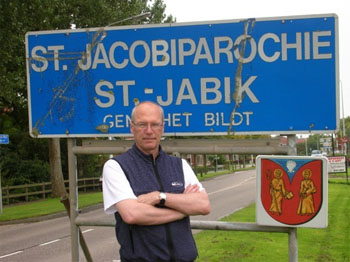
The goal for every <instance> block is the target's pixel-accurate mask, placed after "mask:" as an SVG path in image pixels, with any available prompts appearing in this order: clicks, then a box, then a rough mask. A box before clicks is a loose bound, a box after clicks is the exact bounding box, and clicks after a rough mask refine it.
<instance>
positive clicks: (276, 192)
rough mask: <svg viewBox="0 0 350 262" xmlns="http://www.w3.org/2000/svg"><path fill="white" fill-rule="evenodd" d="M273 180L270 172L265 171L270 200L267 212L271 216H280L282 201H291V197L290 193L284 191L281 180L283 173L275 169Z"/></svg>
mask: <svg viewBox="0 0 350 262" xmlns="http://www.w3.org/2000/svg"><path fill="white" fill-rule="evenodd" d="M273 175H274V178H272V174H271V170H267V172H266V176H267V179H268V180H269V182H270V195H271V198H272V201H271V205H270V208H269V211H270V212H271V213H272V214H275V213H277V214H279V215H281V214H282V200H283V198H285V199H287V200H288V199H291V198H292V197H293V193H292V192H288V191H287V190H286V189H285V186H284V182H283V179H282V176H283V171H282V170H281V169H275V170H274V172H273Z"/></svg>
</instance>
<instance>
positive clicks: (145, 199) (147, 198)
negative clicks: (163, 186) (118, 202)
mask: <svg viewBox="0 0 350 262" xmlns="http://www.w3.org/2000/svg"><path fill="white" fill-rule="evenodd" d="M159 201H160V200H159V191H153V192H150V193H147V194H143V195H139V196H138V197H137V202H139V203H143V204H147V205H151V206H155V205H158V204H159Z"/></svg>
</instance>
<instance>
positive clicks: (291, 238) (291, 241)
mask: <svg viewBox="0 0 350 262" xmlns="http://www.w3.org/2000/svg"><path fill="white" fill-rule="evenodd" d="M296 141H297V139H296V135H287V147H288V155H289V156H296V155H297V146H296V145H297V142H296ZM288 249H289V250H288V254H289V262H298V234H297V228H296V227H292V228H290V232H289V233H288Z"/></svg>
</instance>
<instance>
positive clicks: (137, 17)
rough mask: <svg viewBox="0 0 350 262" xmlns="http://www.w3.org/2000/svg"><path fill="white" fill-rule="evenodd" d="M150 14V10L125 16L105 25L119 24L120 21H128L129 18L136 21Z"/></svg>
mask: <svg viewBox="0 0 350 262" xmlns="http://www.w3.org/2000/svg"><path fill="white" fill-rule="evenodd" d="M150 16H151V12H146V13H141V14H138V15H134V16H130V17H127V18H125V19H122V20H119V21H117V22H113V23H110V24H109V25H107V26H106V27H109V26H112V25H116V24H120V23H123V22H125V21H129V20H131V21H138V20H141V19H144V18H147V17H150Z"/></svg>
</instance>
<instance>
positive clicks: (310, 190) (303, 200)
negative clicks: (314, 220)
mask: <svg viewBox="0 0 350 262" xmlns="http://www.w3.org/2000/svg"><path fill="white" fill-rule="evenodd" d="M311 176H312V171H311V170H310V169H305V170H304V171H303V177H304V180H302V181H301V183H300V190H299V197H300V201H299V206H298V211H297V214H298V215H301V216H303V215H312V214H314V213H315V206H314V199H313V194H314V193H315V192H316V187H315V185H314V182H313V181H312V180H311V179H310V177H311Z"/></svg>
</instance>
